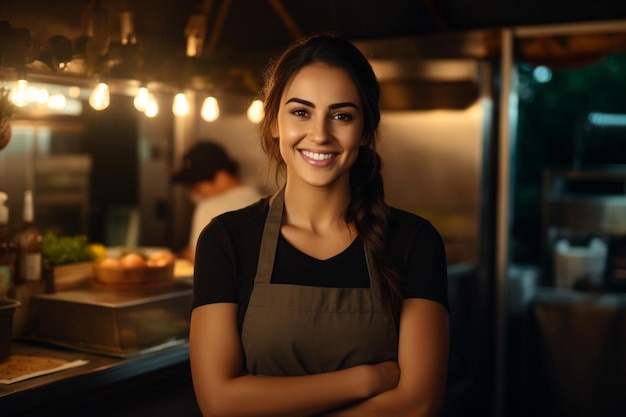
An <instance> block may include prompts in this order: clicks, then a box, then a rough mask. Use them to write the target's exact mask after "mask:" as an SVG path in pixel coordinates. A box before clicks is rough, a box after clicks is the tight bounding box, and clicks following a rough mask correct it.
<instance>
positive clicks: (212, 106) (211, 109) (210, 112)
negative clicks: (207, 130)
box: [200, 97, 220, 122]
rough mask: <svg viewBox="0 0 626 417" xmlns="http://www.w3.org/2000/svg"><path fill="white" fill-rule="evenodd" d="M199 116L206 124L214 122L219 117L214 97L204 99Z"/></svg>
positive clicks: (218, 109) (218, 108)
mask: <svg viewBox="0 0 626 417" xmlns="http://www.w3.org/2000/svg"><path fill="white" fill-rule="evenodd" d="M200 115H201V116H202V118H203V119H204V120H206V121H207V122H214V121H215V120H217V118H218V117H220V107H219V105H218V104H217V99H216V98H215V97H207V98H205V99H204V102H203V103H202V109H201V110H200Z"/></svg>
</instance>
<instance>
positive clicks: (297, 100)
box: [285, 97, 359, 110]
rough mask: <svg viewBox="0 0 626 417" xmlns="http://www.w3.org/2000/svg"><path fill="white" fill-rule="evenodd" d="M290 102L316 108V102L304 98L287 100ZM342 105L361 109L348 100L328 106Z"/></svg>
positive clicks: (331, 107) (334, 107)
mask: <svg viewBox="0 0 626 417" xmlns="http://www.w3.org/2000/svg"><path fill="white" fill-rule="evenodd" d="M288 103H300V104H302V105H304V106H309V107H313V108H315V104H313V103H312V102H310V101H308V100H303V99H301V98H297V97H293V98H290V99H289V100H287V101H286V102H285V104H288ZM342 107H354V108H355V109H357V110H359V107H358V106H357V105H356V104H354V103H352V102H351V101H346V102H343V103H335V104H331V105H330V106H328V108H329V109H330V110H333V109H340V108H342Z"/></svg>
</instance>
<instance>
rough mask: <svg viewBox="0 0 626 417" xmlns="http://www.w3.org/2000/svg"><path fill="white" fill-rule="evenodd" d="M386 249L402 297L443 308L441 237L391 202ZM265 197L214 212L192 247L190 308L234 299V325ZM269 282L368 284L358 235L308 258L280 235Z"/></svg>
mask: <svg viewBox="0 0 626 417" xmlns="http://www.w3.org/2000/svg"><path fill="white" fill-rule="evenodd" d="M391 210H392V217H391V222H390V228H391V229H390V231H391V233H390V241H389V254H390V256H391V259H392V261H393V262H394V265H395V266H396V268H397V270H398V271H399V272H400V274H401V279H402V282H401V288H402V289H403V295H404V298H425V299H429V300H433V301H436V302H439V303H441V304H442V305H443V306H444V307H446V309H447V308H448V281H447V266H446V257H445V249H444V244H443V239H442V238H441V235H440V234H439V232H438V231H437V230H436V229H435V228H434V227H433V226H432V224H431V223H430V222H428V221H427V220H426V219H424V218H422V217H419V216H417V215H415V214H411V213H408V212H406V211H403V210H399V209H396V208H392V209H391ZM268 211H269V197H266V198H263V199H261V200H259V201H258V202H257V203H255V204H252V205H250V206H248V207H245V208H242V209H239V210H236V211H231V212H228V213H224V214H222V215H220V216H217V217H216V218H214V219H213V220H212V221H211V223H209V224H208V225H207V226H206V227H205V229H204V230H203V232H202V233H201V235H200V237H199V239H198V243H197V251H196V263H195V268H194V287H193V302H192V308H195V307H198V306H201V305H204V304H211V303H219V302H229V303H237V304H239V326H240V328H241V323H242V322H243V317H244V314H245V311H246V308H247V306H248V300H249V299H250V294H251V292H252V287H253V285H254V277H255V274H256V268H257V262H258V259H259V250H260V247H261V237H262V234H263V227H264V225H265V218H266V217H267V213H268ZM273 271H274V272H273V274H272V279H271V282H274V283H283V284H297V285H312V286H320V287H324V286H325V287H336V288H351V287H352V288H367V287H369V273H368V270H367V264H366V261H365V252H364V250H363V244H362V242H361V240H360V239H359V238H357V239H355V240H354V241H353V242H352V244H351V245H350V246H349V247H348V248H346V249H345V250H344V251H343V252H342V253H340V254H337V255H336V256H334V257H332V258H330V259H326V260H318V259H315V258H312V257H310V256H308V255H306V254H304V253H302V252H300V251H299V250H298V249H296V248H294V247H293V246H291V245H290V244H289V242H288V241H287V240H285V239H284V238H283V237H282V235H280V236H279V240H278V245H277V249H276V258H275V261H274V270H273Z"/></svg>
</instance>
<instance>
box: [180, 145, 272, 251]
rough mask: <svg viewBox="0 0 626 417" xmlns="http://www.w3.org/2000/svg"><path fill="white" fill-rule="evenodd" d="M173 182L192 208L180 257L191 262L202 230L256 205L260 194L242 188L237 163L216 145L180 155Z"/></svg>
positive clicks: (252, 189) (250, 188)
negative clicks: (229, 213) (223, 216)
mask: <svg viewBox="0 0 626 417" xmlns="http://www.w3.org/2000/svg"><path fill="white" fill-rule="evenodd" d="M172 182H174V183H176V184H181V185H184V186H185V188H186V189H187V192H188V194H189V198H190V200H191V202H192V203H193V204H194V206H195V207H194V212H193V217H192V219H191V228H190V233H189V243H188V245H187V246H186V247H185V248H183V249H182V250H181V251H180V252H179V256H180V257H181V258H183V259H187V260H189V261H190V262H193V261H194V258H195V251H196V242H197V240H198V236H200V233H201V232H202V229H203V228H204V227H205V226H206V225H207V224H209V222H210V221H211V220H212V219H213V218H214V217H215V216H217V215H219V214H222V213H225V212H227V211H231V210H235V209H239V208H242V207H245V206H247V205H249V204H252V203H256V202H257V201H258V200H259V199H260V198H261V194H260V192H259V191H258V190H257V189H256V188H255V187H253V186H251V185H247V184H244V183H243V182H242V181H241V179H240V177H239V163H238V162H237V161H235V160H234V159H232V158H231V157H230V156H229V155H228V153H227V152H226V150H225V149H224V148H223V147H222V146H221V145H219V144H217V143H215V142H212V141H208V140H203V141H202V140H201V141H199V142H198V143H196V144H195V145H194V146H193V147H192V148H191V149H189V150H188V151H187V152H186V153H185V154H184V155H183V162H182V165H181V168H180V170H179V171H178V172H176V173H174V174H173V175H172Z"/></svg>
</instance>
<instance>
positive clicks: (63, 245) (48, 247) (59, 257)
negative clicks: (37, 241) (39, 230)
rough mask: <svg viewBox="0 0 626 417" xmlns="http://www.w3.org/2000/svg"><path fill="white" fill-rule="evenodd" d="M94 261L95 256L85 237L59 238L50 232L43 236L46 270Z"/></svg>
mask: <svg viewBox="0 0 626 417" xmlns="http://www.w3.org/2000/svg"><path fill="white" fill-rule="evenodd" d="M94 259H95V254H94V253H93V251H92V250H91V248H90V247H89V241H88V239H87V236H85V235H76V236H58V235H56V234H55V233H54V232H50V231H49V232H46V233H45V234H44V236H43V253H42V262H43V268H44V269H52V268H54V267H55V266H58V265H66V264H71V263H76V262H91V261H93V260H94Z"/></svg>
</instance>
